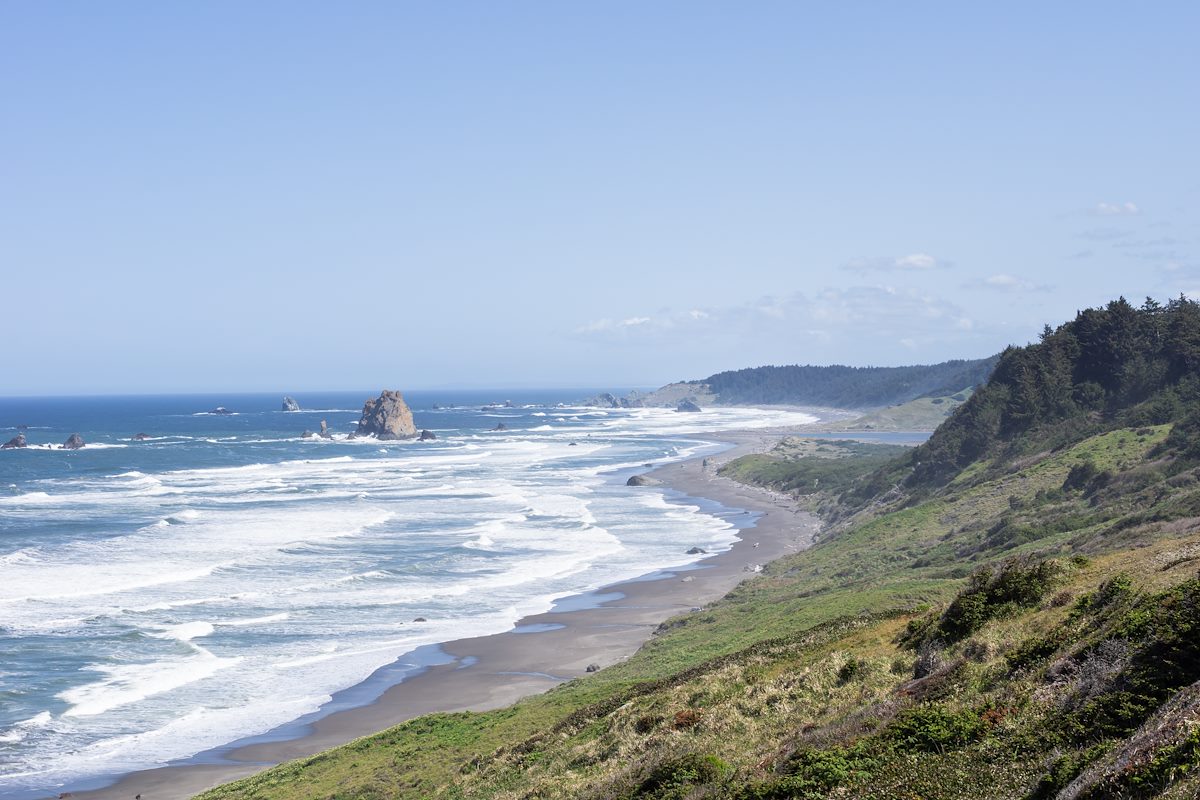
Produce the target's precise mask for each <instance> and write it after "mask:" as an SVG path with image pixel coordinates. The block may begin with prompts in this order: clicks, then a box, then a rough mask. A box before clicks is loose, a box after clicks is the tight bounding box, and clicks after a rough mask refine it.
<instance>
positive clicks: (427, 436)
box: [419, 430, 437, 442]
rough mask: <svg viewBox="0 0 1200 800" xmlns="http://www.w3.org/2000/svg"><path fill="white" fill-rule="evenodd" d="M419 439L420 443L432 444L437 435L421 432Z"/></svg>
mask: <svg viewBox="0 0 1200 800" xmlns="http://www.w3.org/2000/svg"><path fill="white" fill-rule="evenodd" d="M419 438H420V439H421V441H422V442H432V441H433V440H434V439H436V438H437V434H435V433H434V432H433V431H430V430H422V431H421V436H420V437H419Z"/></svg>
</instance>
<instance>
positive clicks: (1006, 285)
mask: <svg viewBox="0 0 1200 800" xmlns="http://www.w3.org/2000/svg"><path fill="white" fill-rule="evenodd" d="M963 288H964V289H990V290H991V291H994V292H1048V291H1050V290H1051V289H1053V288H1054V287H1052V286H1047V285H1045V284H1037V283H1034V282H1033V281H1029V280H1026V279H1025V278H1021V277H1018V276H1016V275H1011V274H1009V273H1007V272H998V273H996V274H994V275H988V276H987V277H986V278H979V279H978V280H974V281H969V282H968V283H965V284H963Z"/></svg>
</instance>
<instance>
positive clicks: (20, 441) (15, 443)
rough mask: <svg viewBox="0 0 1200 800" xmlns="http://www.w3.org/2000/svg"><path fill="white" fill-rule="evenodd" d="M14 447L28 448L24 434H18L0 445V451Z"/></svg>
mask: <svg viewBox="0 0 1200 800" xmlns="http://www.w3.org/2000/svg"><path fill="white" fill-rule="evenodd" d="M14 447H28V444H26V442H25V434H23V433H18V434H17V435H16V436H14V437H13V438H11V439H9V440H8V441H7V442H5V443H4V444H0V450H12V449H13V448H14Z"/></svg>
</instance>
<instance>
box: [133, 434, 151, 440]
mask: <svg viewBox="0 0 1200 800" xmlns="http://www.w3.org/2000/svg"><path fill="white" fill-rule="evenodd" d="M149 438H150V434H148V433H135V434H134V435H133V440H134V441H135V442H144V441H146V440H147V439H149Z"/></svg>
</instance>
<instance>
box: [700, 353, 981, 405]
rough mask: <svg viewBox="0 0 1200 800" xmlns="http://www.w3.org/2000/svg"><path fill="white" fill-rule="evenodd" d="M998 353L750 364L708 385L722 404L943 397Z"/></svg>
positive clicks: (974, 377) (971, 382)
mask: <svg viewBox="0 0 1200 800" xmlns="http://www.w3.org/2000/svg"><path fill="white" fill-rule="evenodd" d="M996 359H997V356H992V357H991V358H981V359H975V360H972V361H965V360H956V361H945V362H942V363H941V364H930V365H921V366H910V367H846V366H842V365H840V364H835V365H833V366H828V367H815V366H808V365H805V366H795V365H793V366H786V367H774V366H772V367H752V368H749V369H739V370H732V371H728V372H718V373H717V374H716V375H713V376H711V377H709V378H707V379H705V380H704V381H702V383H706V384H708V386H709V388H710V389H711V390H712V392H713V393H714V394H716V395H717V397H718V398H720V401H721V402H722V403H734V404H737V403H745V404H753V403H794V404H796V405H811V406H832V407H834V408H877V407H880V406H890V405H895V404H897V403H907V402H908V401H909V400H915V399H917V398H918V397H942V396H945V395H950V394H953V393H955V392H958V391H961V390H963V389H968V388H970V387H973V386H975V385H977V384H980V383H983V382H984V381H986V380H987V378H988V375H989V374H990V373H991V371H992V368H993V367H994V366H995V364H996Z"/></svg>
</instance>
